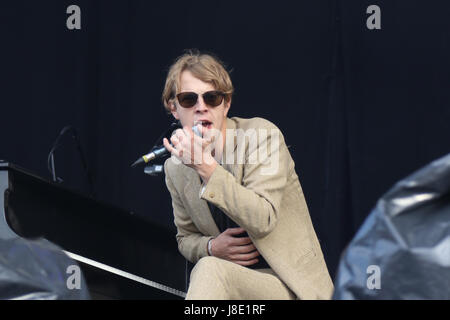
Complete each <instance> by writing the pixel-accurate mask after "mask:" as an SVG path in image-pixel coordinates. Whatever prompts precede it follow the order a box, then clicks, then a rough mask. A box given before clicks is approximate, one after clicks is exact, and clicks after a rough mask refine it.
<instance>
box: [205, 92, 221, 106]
mask: <svg viewBox="0 0 450 320" xmlns="http://www.w3.org/2000/svg"><path fill="white" fill-rule="evenodd" d="M203 99H204V100H205V103H206V104H207V105H210V106H212V107H217V106H218V105H220V104H221V103H222V101H223V93H222V92H220V91H209V92H205V94H203Z"/></svg>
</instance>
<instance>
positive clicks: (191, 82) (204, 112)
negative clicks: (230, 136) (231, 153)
mask: <svg viewBox="0 0 450 320" xmlns="http://www.w3.org/2000/svg"><path fill="white" fill-rule="evenodd" d="M213 90H216V89H215V88H214V86H213V85H212V84H210V83H207V82H203V81H202V80H200V79H198V78H196V77H194V76H193V75H192V73H191V72H190V71H188V70H185V71H183V72H182V73H181V76H180V91H179V93H181V92H195V93H197V94H198V95H199V96H198V99H197V103H196V104H195V105H194V106H193V107H191V108H184V107H182V106H180V104H179V102H178V100H177V99H175V101H174V103H173V104H172V111H171V112H172V115H173V116H174V117H175V119H177V120H180V121H181V124H182V125H183V126H190V127H192V126H194V125H197V124H198V123H200V122H202V123H203V126H204V128H206V129H207V130H211V129H216V130H219V131H220V132H222V133H224V132H225V129H226V117H227V114H228V110H229V109H230V102H226V101H225V99H223V101H222V103H221V104H220V105H218V106H217V107H211V106H209V105H207V104H205V102H204V101H203V97H202V94H203V93H205V92H207V91H213Z"/></svg>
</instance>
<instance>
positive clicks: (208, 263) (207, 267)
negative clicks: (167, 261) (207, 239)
mask: <svg viewBox="0 0 450 320" xmlns="http://www.w3.org/2000/svg"><path fill="white" fill-rule="evenodd" d="M221 264H222V260H221V259H219V258H216V257H210V256H208V257H203V258H201V259H200V260H198V261H197V263H196V264H195V266H194V269H192V275H193V274H195V273H199V274H210V273H213V272H217V271H219V269H221Z"/></svg>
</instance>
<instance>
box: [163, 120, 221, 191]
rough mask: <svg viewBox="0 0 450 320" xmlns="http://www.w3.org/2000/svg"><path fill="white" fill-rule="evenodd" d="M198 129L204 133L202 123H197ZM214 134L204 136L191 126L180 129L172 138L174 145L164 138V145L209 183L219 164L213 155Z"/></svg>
mask: <svg viewBox="0 0 450 320" xmlns="http://www.w3.org/2000/svg"><path fill="white" fill-rule="evenodd" d="M197 128H198V130H199V131H200V132H201V133H202V135H203V133H204V129H203V127H202V125H197ZM214 138H215V137H214V136H211V137H208V138H206V137H205V138H202V137H199V136H197V135H196V134H194V132H193V131H192V129H191V128H190V127H189V126H185V127H183V130H182V129H178V130H176V131H175V133H174V134H173V135H172V137H171V138H170V141H171V142H172V144H173V146H171V145H170V143H169V141H168V140H167V139H166V138H164V139H163V144H164V147H165V148H166V149H167V150H168V151H169V152H170V153H171V154H172V156H175V157H177V158H178V159H179V160H180V161H181V162H182V163H183V164H185V165H186V166H188V167H191V168H193V169H194V170H195V171H197V173H198V174H199V175H200V177H201V178H202V180H203V181H204V182H205V183H208V180H209V178H210V177H211V175H212V173H213V171H214V169H215V168H216V166H217V165H218V163H217V161H216V160H215V159H214V157H213V156H212V155H211V144H212V143H213V142H214V140H215V139H214Z"/></svg>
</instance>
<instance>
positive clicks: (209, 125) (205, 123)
mask: <svg viewBox="0 0 450 320" xmlns="http://www.w3.org/2000/svg"><path fill="white" fill-rule="evenodd" d="M199 123H201V125H202V126H203V128H206V129H211V128H212V125H213V124H212V122H211V121H208V120H203V121H198V122H197V124H199Z"/></svg>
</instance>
